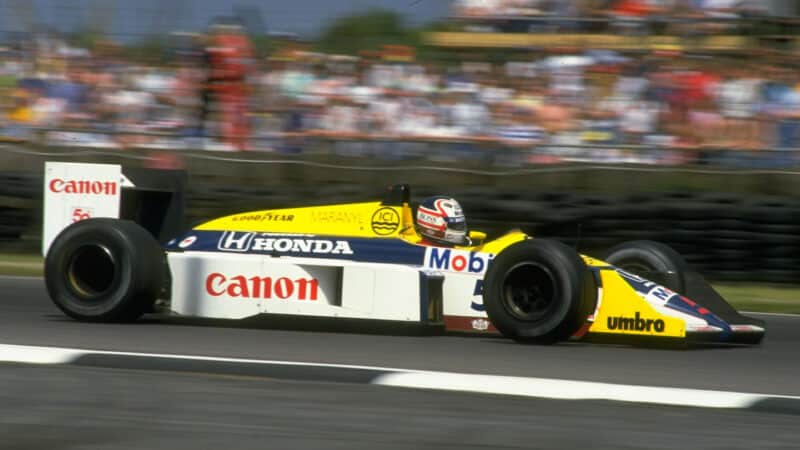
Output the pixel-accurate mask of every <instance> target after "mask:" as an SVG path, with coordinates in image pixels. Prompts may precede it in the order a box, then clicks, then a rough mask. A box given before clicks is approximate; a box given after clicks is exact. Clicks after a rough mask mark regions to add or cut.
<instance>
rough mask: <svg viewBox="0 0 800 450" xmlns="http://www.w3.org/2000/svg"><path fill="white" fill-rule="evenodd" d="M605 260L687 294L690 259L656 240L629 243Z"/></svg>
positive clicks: (613, 248) (620, 245)
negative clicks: (687, 262)
mask: <svg viewBox="0 0 800 450" xmlns="http://www.w3.org/2000/svg"><path fill="white" fill-rule="evenodd" d="M602 259H603V261H605V262H607V263H609V264H611V265H612V266H616V267H618V268H620V269H622V270H624V271H626V272H629V273H632V274H634V275H639V276H641V277H644V278H647V279H649V280H651V281H655V282H657V283H658V284H661V285H662V286H664V287H666V288H667V289H671V290H673V291H675V292H679V293H685V291H686V277H685V275H684V274H685V273H686V272H687V271H688V270H689V268H688V265H687V264H686V260H684V259H683V257H682V256H681V255H680V254H679V253H678V252H676V251H675V250H673V249H672V248H671V247H669V246H667V245H664V244H662V243H660V242H655V241H628V242H623V243H622V244H619V245H617V246H615V247H612V248H611V249H610V250H608V251H607V252H606V253H605V255H604V256H603V258H602Z"/></svg>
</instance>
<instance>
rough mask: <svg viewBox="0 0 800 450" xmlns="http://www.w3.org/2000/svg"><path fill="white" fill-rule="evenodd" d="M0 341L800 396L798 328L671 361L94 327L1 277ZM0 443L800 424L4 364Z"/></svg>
mask: <svg viewBox="0 0 800 450" xmlns="http://www.w3.org/2000/svg"><path fill="white" fill-rule="evenodd" d="M0 289H1V290H2V292H3V296H2V299H0V344H19V345H36V346H54V347H70V348H80V349H94V350H111V351H130V352H145V353H170V354H183V355H205V356H219V357H235V358H253V359H265V360H282V361H298V362H318V363H332V364H352V365H361V366H382V367H393V368H403V369H421V370H438V371H448V372H460V373H476V374H496V375H510V376H517V377H544V378H558V379H568V380H587V381H598V382H607V383H620V384H632V385H645V386H670V387H681V388H696V389H712V390H725V391H737V392H753V393H764V394H773V395H791V396H800V381H798V374H800V358H798V357H797V355H798V351H797V343H798V342H800V317H797V316H762V318H764V319H765V320H766V321H767V337H766V338H765V341H764V343H763V344H762V345H761V346H757V347H738V348H719V347H717V348H695V349H690V350H663V349H648V348H635V347H629V346H611V345H592V344H582V343H568V344H561V345H556V346H551V347H538V346H522V345H518V344H515V343H513V342H510V341H507V340H505V339H498V338H486V337H471V336H458V335H448V336H419V335H413V334H408V333H405V334H374V333H372V334H369V333H362V334H353V333H331V332H318V331H302V330H275V329H255V328H245V327H210V326H200V325H198V324H197V323H192V322H186V321H178V320H175V319H172V318H165V317H150V318H147V319H145V320H144V321H142V322H141V323H137V324H129V325H118V324H85V323H78V322H75V321H72V320H70V319H67V318H66V317H65V316H63V314H62V313H61V312H60V311H59V310H58V309H57V308H56V307H55V306H53V305H52V303H51V302H50V300H49V299H48V298H47V295H46V293H45V291H44V286H43V282H42V280H41V279H35V278H13V277H7V278H0ZM0 383H2V386H4V387H5V389H3V390H2V391H0V448H2V449H5V448H8V449H29V448H31V449H32V448H87V449H88V448H98V449H99V448H103V449H107V448H111V449H127V448H155V447H159V448H166V447H170V448H175V449H182V448H187V449H188V448H215V447H219V446H227V447H232V448H302V449H311V448H343V449H344V448H347V449H354V448H365V449H366V448H370V449H374V448H437V449H440V448H563V449H571V448H615V449H679V448H680V449H684V448H692V449H695V448H699V449H708V448H719V449H723V448H724V449H734V448H737V449H738V448H742V449H744V448H760V449H762V448H775V449H795V448H800V427H798V426H797V424H798V423H799V422H798V418H799V417H798V415H797V413H796V412H794V413H781V412H775V411H766V410H728V409H704V408H690V407H675V406H663V405H648V404H637V403H621V402H609V401H563V400H548V399H538V398H523V397H514V396H500V395H486V394H475V393H464V392H441V391H427V390H413V389H406V388H395V387H385V386H374V385H366V384H351V383H330V382H324V381H302V382H299V381H290V380H287V379H275V378H270V377H266V378H265V377H254V376H235V375H230V374H227V375H223V374H213V373H185V372H184V373H176V372H171V371H166V370H156V371H145V370H132V369H129V368H124V369H123V368H106V367H85V366H81V367H78V366H52V365H47V366H37V365H29V364H15V363H0Z"/></svg>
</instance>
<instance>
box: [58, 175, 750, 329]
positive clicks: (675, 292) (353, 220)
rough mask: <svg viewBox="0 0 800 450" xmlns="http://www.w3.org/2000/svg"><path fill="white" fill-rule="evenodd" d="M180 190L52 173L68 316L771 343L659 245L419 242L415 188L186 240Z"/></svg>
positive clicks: (172, 184)
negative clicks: (321, 322) (334, 322)
mask: <svg viewBox="0 0 800 450" xmlns="http://www.w3.org/2000/svg"><path fill="white" fill-rule="evenodd" d="M170 177H171V178H170ZM179 178H180V177H177V178H176V177H175V176H174V174H170V173H169V172H164V171H162V172H160V173H156V174H155V175H154V174H153V173H152V172H147V171H143V170H138V171H137V170H133V169H126V170H125V171H124V172H123V170H122V168H121V167H120V166H116V165H98V164H70V163H47V166H46V176H45V227H44V239H43V245H44V248H43V251H44V252H45V254H46V260H45V280H46V285H47V290H48V292H49V294H50V297H51V298H52V300H53V301H54V302H55V304H56V305H57V306H58V307H59V308H60V309H61V310H63V311H64V312H65V313H66V314H67V315H69V316H71V317H73V318H76V319H78V320H84V321H129V320H135V319H136V318H138V317H139V316H141V315H142V314H144V313H147V312H151V311H153V310H154V305H155V304H156V302H157V301H158V302H159V304H162V305H166V307H167V308H166V309H167V310H168V311H170V312H171V313H172V314H176V315H181V316H194V317H206V318H224V319H244V318H250V317H253V316H259V315H265V314H270V315H282V316H314V317H329V318H350V319H370V320H379V321H384V320H385V321H403V322H414V323H421V324H440V325H443V326H444V327H445V328H446V329H448V330H459V331H469V332H476V333H481V332H486V333H497V332H499V333H501V334H502V335H504V336H507V337H509V338H512V339H515V340H517V341H521V342H533V343H553V342H557V341H562V340H569V339H572V340H578V339H581V340H591V339H594V340H618V341H632V340H634V339H642V338H644V339H649V340H655V341H658V342H666V341H670V340H671V341H677V342H682V343H683V342H690V341H692V340H697V341H703V342H736V343H747V344H756V343H758V342H760V341H761V339H762V337H763V336H764V325H763V322H761V321H759V320H756V319H753V318H749V317H745V316H742V315H740V314H739V313H738V312H736V311H735V310H734V309H733V308H732V307H731V306H730V305H729V304H728V303H727V302H725V301H724V300H723V299H722V298H721V297H720V296H719V295H718V294H717V293H716V292H715V291H714V290H713V288H711V286H710V285H709V284H708V283H706V282H705V281H704V280H703V279H702V278H701V277H700V276H699V275H697V274H695V273H692V272H690V271H688V270H687V267H686V263H685V262H684V261H683V259H682V258H681V257H680V255H678V254H677V253H676V252H675V251H673V250H672V249H670V248H669V247H667V246H665V245H662V244H659V243H656V242H652V241H632V242H627V243H623V244H621V245H619V246H617V247H615V248H613V249H611V250H609V251H608V252H607V254H606V255H604V257H603V258H602V259H596V258H593V257H589V256H584V255H580V254H578V252H576V251H575V250H574V249H573V248H571V247H569V246H567V245H565V244H563V243H560V242H557V241H552V240H547V239H538V238H537V239H534V238H532V237H531V236H529V235H527V234H525V233H523V232H521V231H510V232H508V233H507V234H505V235H503V236H501V237H499V238H497V239H494V240H486V235H485V234H484V233H480V232H476V231H471V232H470V233H469V236H470V238H471V241H472V243H471V245H469V246H464V247H451V248H446V247H437V246H431V245H423V244H422V243H421V239H420V236H419V235H418V234H417V232H416V230H415V228H414V221H413V219H412V217H413V214H412V208H411V207H410V206H409V198H410V194H409V188H408V186H406V185H396V186H393V187H391V188H390V189H389V190H388V191H387V193H386V194H385V196H384V197H383V199H382V200H376V201H371V202H365V203H354V204H338V205H325V206H311V207H302V208H288V209H275V210H265V211H256V212H247V213H242V214H234V215H230V216H226V217H221V218H218V219H214V220H211V221H208V222H205V223H203V224H200V225H198V226H195V227H194V228H192V229H190V230H189V231H185V230H181V231H179V230H178V228H179V226H178V225H176V224H178V223H179V222H180V220H179V217H180V216H181V215H182V209H181V207H180V204H182V198H183V194H182V190H181V188H180V185H181V180H180V179H179ZM170 179H171V180H172V181H169V180H170ZM176 179H177V181H175V180H176ZM165 180H166V181H165ZM124 219H133V220H124ZM70 222H74V223H70ZM159 240H160V241H161V242H163V243H164V244H163V245H162V244H160V243H159Z"/></svg>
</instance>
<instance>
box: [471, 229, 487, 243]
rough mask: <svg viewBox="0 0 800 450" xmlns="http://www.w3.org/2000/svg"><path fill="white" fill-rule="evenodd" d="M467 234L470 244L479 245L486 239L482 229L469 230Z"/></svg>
mask: <svg viewBox="0 0 800 450" xmlns="http://www.w3.org/2000/svg"><path fill="white" fill-rule="evenodd" d="M468 236H469V240H470V241H472V245H481V244H482V243H483V241H484V240H485V239H486V233H484V232H483V231H470V232H469V234H468Z"/></svg>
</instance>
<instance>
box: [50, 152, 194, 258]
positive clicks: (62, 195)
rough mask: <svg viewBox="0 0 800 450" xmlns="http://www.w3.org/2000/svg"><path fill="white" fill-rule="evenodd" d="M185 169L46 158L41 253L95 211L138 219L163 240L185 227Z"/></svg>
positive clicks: (98, 213) (97, 215)
mask: <svg viewBox="0 0 800 450" xmlns="http://www.w3.org/2000/svg"><path fill="white" fill-rule="evenodd" d="M186 179H187V177H186V173H185V172H184V171H177V170H156V169H142V168H134V167H122V166H121V165H118V164H91V163H65V162H47V163H45V169H44V214H43V219H44V223H43V226H42V255H47V250H48V249H49V248H50V244H51V243H52V242H53V239H55V238H56V236H57V235H58V234H59V233H60V232H61V230H63V229H64V228H66V227H67V226H68V225H70V224H71V223H73V222H77V221H79V220H84V219H89V218H92V217H112V218H120V219H128V220H133V221H134V222H136V223H138V224H140V225H141V226H143V227H144V228H145V229H147V230H148V231H149V232H150V233H151V234H152V235H153V236H154V237H155V238H156V239H158V241H159V242H161V243H162V244H163V243H165V242H167V241H169V240H170V239H172V238H173V237H175V236H176V235H177V234H179V233H180V232H181V231H183V230H184V227H185V225H184V208H185V202H186Z"/></svg>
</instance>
